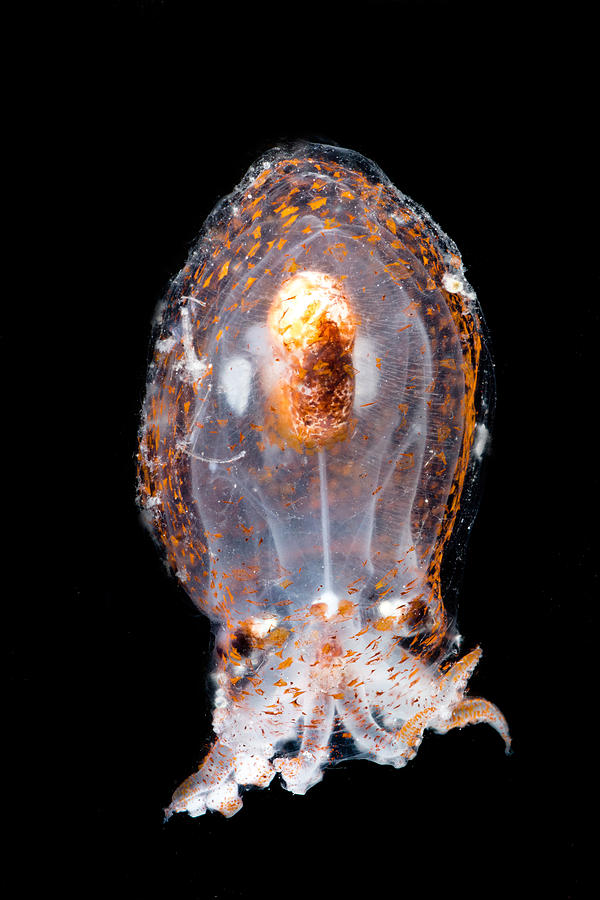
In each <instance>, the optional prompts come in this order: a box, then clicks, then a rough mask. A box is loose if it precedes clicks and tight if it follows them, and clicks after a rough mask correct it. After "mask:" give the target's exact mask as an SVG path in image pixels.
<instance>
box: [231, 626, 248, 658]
mask: <svg viewBox="0 0 600 900" xmlns="http://www.w3.org/2000/svg"><path fill="white" fill-rule="evenodd" d="M231 646H232V647H233V649H234V650H236V651H237V653H239V655H240V656H242V657H247V656H250V654H251V653H252V649H253V644H252V636H251V635H250V634H249V633H248V632H247V631H243V630H242V629H238V630H237V631H236V632H235V634H234V635H233V638H232V640H231Z"/></svg>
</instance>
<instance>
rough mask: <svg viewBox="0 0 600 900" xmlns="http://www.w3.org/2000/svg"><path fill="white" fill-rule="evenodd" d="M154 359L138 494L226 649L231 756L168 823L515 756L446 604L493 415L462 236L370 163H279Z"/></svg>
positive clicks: (343, 154) (217, 659) (238, 212)
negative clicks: (262, 799) (452, 742)
mask: <svg viewBox="0 0 600 900" xmlns="http://www.w3.org/2000/svg"><path fill="white" fill-rule="evenodd" d="M153 348H154V349H153V357H152V362H151V365H150V370H149V375H148V385H147V393H146V399H145V402H144V406H143V410H142V425H141V430H140V443H139V484H138V496H139V502H140V505H141V507H142V509H143V515H144V517H145V520H146V522H147V524H148V526H149V527H150V529H151V530H152V532H153V533H154V535H155V536H156V538H157V539H158V541H159V544H160V545H161V546H162V548H163V551H164V554H165V556H166V559H167V562H168V564H169V566H170V568H171V569H172V570H173V572H174V573H175V574H176V576H177V578H178V579H179V581H180V582H181V584H182V586H183V588H184V589H185V591H186V592H187V593H188V595H189V596H190V597H191V599H192V600H193V602H194V603H195V604H196V605H197V606H198V608H199V609H200V610H201V611H202V612H203V613H205V614H206V615H207V616H208V617H209V618H210V620H211V622H212V623H213V627H214V632H215V656H214V664H213V680H214V686H215V695H214V704H215V708H214V714H213V730H214V734H215V739H214V743H213V746H212V748H211V750H210V751H209V752H208V754H207V755H206V757H205V758H204V760H202V761H201V764H200V767H199V769H198V771H197V772H195V773H194V774H193V775H191V776H190V778H188V779H187V781H185V782H184V783H183V784H182V785H181V787H180V788H179V789H178V790H177V791H176V793H175V795H174V797H173V801H172V803H171V806H170V807H169V810H168V813H169V814H170V813H172V812H183V811H186V812H188V813H189V814H190V815H193V816H197V815H201V814H202V813H204V812H205V811H206V810H218V811H220V812H221V813H223V814H224V815H226V816H230V815H233V814H234V813H235V812H237V811H238V810H239V809H240V807H241V805H242V800H241V797H240V790H243V789H244V788H246V787H248V786H252V785H254V786H257V787H265V786H266V785H268V784H269V783H270V781H271V780H272V779H273V778H274V777H275V776H276V774H278V773H279V775H280V776H281V780H282V783H283V786H284V787H286V788H287V789H288V790H290V791H293V792H294V793H298V794H304V793H305V792H306V791H307V790H308V789H309V788H310V787H311V786H312V785H314V784H316V783H317V782H318V781H320V780H321V778H322V777H323V770H324V768H325V767H326V766H327V765H328V764H332V763H335V762H336V761H338V760H340V759H347V758H351V757H353V756H360V757H361V758H369V759H372V760H374V761H376V762H379V763H386V764H389V765H391V766H393V767H395V768H401V767H402V766H404V765H405V764H406V763H407V762H408V761H409V760H410V759H411V758H412V757H413V756H414V755H415V753H416V752H417V750H418V747H419V745H420V743H421V741H422V739H423V735H424V732H425V730H426V729H428V728H429V729H433V730H435V731H438V732H445V731H448V730H449V729H451V728H454V727H462V726H463V725H466V724H468V723H471V722H488V723H489V724H491V725H492V726H493V727H494V728H495V729H496V730H497V731H498V732H499V733H500V734H501V735H502V737H503V738H504V740H505V743H506V746H507V748H508V747H509V744H510V738H509V734H508V727H507V724H506V721H505V719H504V717H503V716H502V714H501V713H500V711H499V710H498V709H497V708H496V707H495V706H494V705H493V704H492V703H490V702H488V701H486V700H483V699H481V698H477V697H470V696H469V694H468V692H467V683H468V680H469V677H470V675H471V673H472V672H473V670H474V668H475V666H476V664H477V662H478V660H479V657H480V655H481V651H480V649H479V648H475V649H472V650H470V652H468V653H467V654H466V655H465V656H463V657H462V658H458V657H457V655H456V652H457V646H458V640H459V637H458V635H457V632H456V630H455V629H454V627H453V625H452V619H451V617H450V616H449V615H448V614H447V612H446V608H445V603H444V597H443V595H442V584H441V576H440V572H441V564H442V559H443V557H444V553H445V552H447V551H448V547H449V539H450V537H451V535H452V536H453V541H452V547H453V548H454V549H453V555H454V557H456V558H457V557H458V556H459V555H460V545H461V543H464V541H465V539H466V537H467V535H468V531H469V528H470V525H471V523H472V520H473V515H474V509H475V503H474V497H475V488H476V482H477V474H478V468H479V465H480V460H481V457H482V454H483V452H484V449H485V444H486V439H487V436H488V431H487V414H488V410H489V405H490V403H491V400H492V397H491V383H492V380H491V378H490V375H489V373H490V363H489V358H488V354H487V352H486V345H485V334H484V329H483V324H482V319H481V313H480V310H479V306H478V303H477V300H476V298H475V295H474V292H473V290H472V289H471V288H470V287H469V285H468V284H467V282H466V280H465V276H464V271H463V268H462V262H461V258H460V254H459V252H458V249H457V248H456V246H455V245H454V244H453V243H452V241H451V240H450V239H449V238H448V237H447V236H446V235H445V234H443V232H442V231H441V230H440V229H439V228H438V226H437V225H435V223H434V222H433V221H432V220H431V218H430V217H429V216H428V214H427V213H426V212H425V211H424V210H423V209H421V208H420V207H419V206H418V205H417V204H416V203H414V202H413V201H412V200H410V199H409V198H408V197H406V196H404V195H403V194H402V193H401V192H400V191H399V190H397V188H395V187H394V186H393V185H392V184H391V183H390V181H389V180H388V179H387V178H386V176H385V175H384V174H383V172H382V171H381V170H380V169H379V168H378V167H377V166H376V165H375V164H374V163H372V162H370V161H369V160H367V159H365V158H364V157H362V156H360V155H359V154H357V153H353V152H352V151H349V150H343V149H340V148H337V147H329V146H324V145H318V144H299V145H295V146H292V147H287V148H283V149H282V148H278V149H275V150H272V151H270V152H269V153H267V154H265V156H263V157H262V158H261V159H259V160H258V161H257V162H256V163H255V164H254V165H253V166H252V167H251V169H250V170H249V172H248V173H247V175H246V176H245V178H244V179H243V181H242V183H241V184H240V185H239V186H238V187H237V188H236V190H235V191H234V192H233V193H232V194H231V195H229V196H228V197H227V198H225V199H224V200H223V201H221V203H219V204H218V205H217V207H216V208H215V210H213V212H212V213H211V214H210V216H209V217H208V219H207V221H206V223H205V226H204V228H203V230H202V232H201V234H200V237H199V239H198V241H197V243H196V245H195V247H194V249H193V250H192V252H191V254H190V256H189V259H188V261H187V263H186V265H185V266H184V268H183V269H182V270H181V272H180V273H179V274H178V275H177V276H176V277H175V278H174V279H173V281H172V283H171V285H170V287H169V290H168V292H167V295H166V297H165V299H164V300H163V301H162V303H161V304H160V306H159V309H158V311H157V316H156V324H155V333H154V337H153ZM459 506H460V517H458V516H457V513H458V510H459ZM457 519H458V521H457ZM457 550H458V551H459V552H458V553H457Z"/></svg>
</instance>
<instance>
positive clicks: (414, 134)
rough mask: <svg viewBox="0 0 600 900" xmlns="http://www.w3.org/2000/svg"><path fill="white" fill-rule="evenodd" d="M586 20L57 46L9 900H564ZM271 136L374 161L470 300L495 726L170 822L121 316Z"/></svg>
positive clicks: (143, 309) (67, 31)
mask: <svg viewBox="0 0 600 900" xmlns="http://www.w3.org/2000/svg"><path fill="white" fill-rule="evenodd" d="M581 15H582V14H581V13H580V10H579V9H578V7H577V6H576V5H573V6H572V7H571V8H570V9H568V10H567V9H560V8H558V7H557V8H556V9H555V10H554V11H552V10H551V9H550V7H549V6H548V5H547V4H540V5H539V6H538V5H534V6H533V7H529V9H528V11H527V13H525V11H524V6H523V7H521V8H513V7H511V6H510V5H509V4H493V3H491V4H487V3H480V4H472V5H471V4H464V3H451V2H446V3H444V2H436V3H427V4H424V3H419V2H414V3H412V4H408V3H402V2H397V3H391V2H390V3H381V2H373V0H368V2H367V0H365V2H364V3H360V4H355V5H353V6H350V5H344V4H337V5H334V4H329V3H326V2H323V3H315V4H308V3H307V2H303V3H302V4H300V3H296V4H294V5H291V6H287V7H284V5H282V4H279V5H274V4H270V3H264V4H260V5H258V4H256V5H254V4H253V5H244V6H240V7H236V6H230V5H227V6H225V5H223V8H222V9H221V10H220V9H219V8H218V7H214V8H213V7H212V5H211V8H210V9H209V8H207V7H204V6H201V5H200V4H194V3H190V4H184V3H178V2H166V0H165V2H162V3H160V2H150V0H149V2H145V3H144V2H139V3H129V4H127V3H118V2H113V3H105V4H98V5H94V4H91V5H89V6H86V8H85V10H83V9H81V8H79V9H78V11H76V12H72V13H70V14H69V15H68V16H65V17H64V19H63V20H61V23H59V25H58V27H56V23H55V31H54V33H53V36H52V38H51V50H50V53H49V55H48V57H47V59H48V62H47V64H45V65H43V66H42V67H41V72H40V80H41V81H43V80H44V78H45V76H46V75H47V76H48V79H49V81H48V85H46V89H45V90H44V91H43V98H44V99H43V105H45V106H46V112H47V113H48V116H49V120H50V121H51V122H52V123H53V129H50V130H49V131H47V132H46V133H45V137H44V140H45V147H46V149H48V148H49V147H50V146H52V147H53V148H54V152H55V154H56V169H55V170H54V171H55V173H60V174H56V175H55V177H54V178H52V179H50V180H51V182H52V183H51V185H49V187H50V191H51V192H52V193H53V201H52V202H53V203H54V204H56V207H55V208H66V209H68V219H69V226H68V228H67V229H66V230H65V231H64V232H63V234H62V235H61V238H60V241H61V245H62V248H61V251H60V252H59V253H58V255H57V256H56V257H55V270H54V271H55V274H56V275H60V291H59V293H60V307H59V308H60V329H59V333H58V335H57V333H56V331H54V332H51V333H50V334H49V338H50V342H51V343H50V347H52V348H53V351H52V353H51V354H50V355H51V356H53V357H56V356H60V357H61V360H62V361H61V362H59V366H58V369H57V373H58V374H57V376H56V377H55V378H50V380H49V382H48V384H51V389H49V390H46V391H45V393H44V396H45V397H46V399H47V401H48V406H49V408H51V410H52V414H54V413H56V416H57V419H56V421H58V422H59V423H61V424H60V426H56V424H55V428H57V429H58V431H57V434H58V437H59V442H60V448H59V449H60V451H61V452H59V454H58V456H59V457H60V463H61V464H62V465H63V467H64V472H65V474H64V476H63V477H64V478H65V479H66V482H63V489H62V491H61V499H60V501H58V499H57V497H56V496H54V501H53V503H52V506H51V514H50V516H49V518H46V524H47V526H49V527H48V528H47V531H49V532H50V533H49V534H48V533H47V534H46V538H45V542H47V541H48V540H49V541H50V544H51V546H54V545H55V546H56V549H55V550H54V552H53V558H54V567H53V569H51V570H49V571H48V573H45V574H46V581H47V582H48V588H47V589H46V590H45V591H44V598H43V600H42V604H41V605H42V606H43V607H44V610H43V612H44V613H47V612H48V604H47V602H46V601H47V600H49V599H51V598H52V605H51V608H52V614H51V615H50V616H48V617H47V618H46V616H45V615H44V614H41V615H40V618H39V621H41V622H42V629H43V628H45V624H46V621H48V625H49V627H50V621H51V624H52V625H53V626H56V622H57V621H59V622H60V624H59V628H58V631H59V632H60V635H59V637H58V638H57V640H56V642H53V643H52V646H51V648H50V651H51V652H50V653H49V654H48V652H47V651H48V649H49V648H48V646H46V641H45V635H44V634H42V635H41V636H40V639H39V641H38V642H30V641H28V640H26V639H25V635H26V634H27V627H28V626H29V624H30V621H29V617H30V616H31V615H32V613H31V607H30V606H29V605H25V607H24V611H22V620H21V619H20V620H19V629H17V631H16V632H15V634H16V635H17V641H16V643H15V646H17V644H18V647H17V649H16V650H15V652H14V653H12V659H13V660H14V661H15V666H14V677H13V680H12V683H13V685H14V687H15V688H16V691H15V694H14V696H15V698H16V701H15V707H16V708H17V709H18V710H19V715H18V721H19V725H18V727H17V729H16V730H17V732H18V737H23V738H24V740H23V741H22V742H20V741H17V746H18V747H19V750H18V751H17V756H18V757H19V760H18V762H19V764H22V765H23V770H24V772H26V773H27V775H26V776H24V778H22V779H21V780H20V781H19V783H18V786H17V787H16V789H15V799H14V800H13V801H12V806H13V809H18V810H19V812H18V814H17V818H16V819H15V825H14V830H13V836H14V837H16V842H15V846H17V845H19V846H21V847H22V846H26V847H28V848H31V847H32V846H34V847H39V846H40V844H41V845H44V846H47V847H49V848H50V851H51V852H50V854H49V856H48V861H47V862H46V863H44V864H43V865H42V863H41V862H40V864H39V866H38V865H37V864H36V862H35V860H36V854H35V852H34V855H33V857H31V858H30V861H29V863H25V862H23V861H22V860H21V856H19V860H20V862H19V866H20V873H21V876H22V878H23V879H24V880H23V885H26V884H27V883H28V879H29V878H32V877H37V876H41V878H42V881H43V882H44V883H45V884H46V885H47V886H48V887H50V886H52V887H58V888H61V889H62V891H63V893H71V892H72V891H74V892H75V893H76V894H77V895H78V896H89V895H92V896H96V895H102V896H111V897H121V896H123V897H125V896H127V897H146V896H155V895H156V896H158V895H159V894H160V895H161V896H167V897H169V898H171V897H172V898H202V900H204V898H206V900H209V898H229V897H250V898H254V897H261V898H262V897H271V896H272V897H279V896H287V895H288V894H295V895H297V896H303V897H309V896H322V895H323V896H329V895H332V894H335V895H338V894H339V895H340V896H342V895H343V896H348V897H354V896H356V897H359V896H360V897H363V896H365V892H368V894H369V895H371V894H372V895H374V896H375V895H377V896H385V895H387V894H391V895H393V896H409V895H410V896H413V895H414V896H419V897H431V898H434V897H435V898H437V897H442V896H447V895H455V894H460V895H461V896H465V897H471V896H473V897H481V896H486V897H487V896H491V895H495V894H496V893H503V894H504V895H505V896H521V895H523V896H525V895H526V896H529V895H530V894H531V895H534V896H540V897H561V898H574V897H580V896H589V893H588V890H589V885H588V883H587V871H588V866H589V863H590V862H592V860H591V859H590V858H589V857H588V855H587V851H586V848H585V841H584V837H585V833H586V825H585V819H586V808H587V805H588V797H587V794H588V791H589V786H587V785H588V780H587V779H588V778H589V777H590V776H589V770H588V768H587V760H588V756H589V750H588V749H587V748H589V747H590V743H591V742H590V737H589V730H590V727H591V725H593V715H594V710H593V704H592V700H591V698H590V684H591V675H590V673H591V664H592V660H593V656H594V646H593V627H592V626H593V623H592V613H591V609H592V608H593V603H594V601H595V600H596V599H597V594H598V584H597V572H598V568H597V565H596V562H595V553H596V549H595V538H594V531H593V528H594V522H593V513H592V512H591V511H590V508H591V507H593V506H594V504H595V503H597V485H598V480H597V475H596V474H595V470H597V467H598V463H597V439H596V438H595V436H594V433H593V428H592V425H591V423H592V422H593V419H594V416H595V413H594V403H595V402H596V401H595V399H594V398H595V389H592V384H593V383H592V381H591V372H592V366H591V365H590V364H589V363H590V356H592V358H593V355H594V354H593V343H594V338H595V333H596V332H597V329H598V316H597V312H596V303H597V288H598V276H597V269H598V264H597V249H596V248H595V243H596V240H595V231H594V229H593V228H592V211H593V207H594V201H595V200H597V194H594V180H595V167H594V168H592V148H591V144H590V142H591V138H590V134H589V130H588V124H589V122H590V120H591V116H592V110H591V107H590V103H591V100H590V98H591V92H590V88H591V83H590V82H591V78H592V74H591V60H589V58H588V53H589V49H588V42H587V38H586V35H587V33H588V30H589V27H590V25H589V23H586V21H585V20H584V19H583V18H582V17H581ZM63 26H64V28H63ZM296 138H306V139H311V140H318V141H323V142H327V143H336V144H339V145H340V146H346V147H350V148H352V149H354V150H358V151H359V152H361V153H363V154H364V155H366V156H367V157H370V158H372V159H373V160H374V161H375V162H377V163H378V164H379V165H380V166H381V167H382V168H383V170H384V171H385V172H386V174H387V175H388V176H389V178H390V179H391V180H392V182H394V183H395V184H396V185H397V186H398V187H399V188H400V189H401V190H402V191H404V192H405V193H407V194H408V195H409V196H411V197H413V198H414V199H415V200H417V201H418V202H419V203H421V204H422V205H423V206H424V207H425V208H426V209H427V210H428V211H429V212H430V213H431V215H432V216H433V218H434V219H435V220H436V221H437V222H438V223H439V224H440V225H441V226H442V228H443V229H444V230H446V231H447V232H448V233H449V234H450V236H451V237H452V238H453V239H454V240H455V241H456V243H457V244H458V246H459V248H460V250H461V253H462V255H463V259H464V261H465V264H466V266H467V270H468V271H467V276H468V278H469V280H470V282H471V284H472V285H473V286H474V288H475V289H476V291H477V293H478V296H479V298H480V301H481V304H482V307H483V310H484V315H485V318H486V321H487V325H488V328H489V332H490V337H491V344H492V350H493V355H494V358H495V361H496V379H497V408H496V417H495V426H494V434H493V442H492V449H491V454H490V456H489V458H488V461H487V464H486V467H485V473H484V476H485V477H484V484H483V494H482V502H481V508H480V512H479V516H478V519H477V522H476V525H475V527H474V531H473V534H472V537H471V540H470V544H469V551H468V554H467V563H466V569H465V573H464V581H463V588H462V592H461V602H460V608H459V611H458V616H459V626H460V630H461V632H462V634H463V637H464V643H463V646H464V647H465V648H466V649H469V648H471V647H473V646H475V645H476V644H478V643H480V644H481V646H482V647H483V650H484V655H483V659H482V662H481V663H480V666H479V669H478V671H477V672H476V674H475V676H474V677H473V680H472V690H473V691H475V692H476V693H477V694H480V695H482V696H485V697H487V698H489V699H490V700H492V701H494V702H495V703H497V704H498V705H499V706H500V708H501V709H502V710H503V712H504V713H505V715H506V717H507V718H508V721H509V724H510V727H511V731H512V735H513V741H514V745H513V746H514V752H513V754H512V756H510V757H508V758H507V757H505V755H504V753H503V748H502V742H501V740H500V738H499V737H498V736H497V735H496V734H495V733H494V732H493V731H492V730H491V729H489V728H486V727H480V728H468V729H466V730H463V731H456V732H453V733H451V734H449V735H447V736H444V737H441V736H436V735H432V734H429V735H427V736H426V738H425V740H424V742H423V744H422V746H421V749H420V751H419V753H418V755H417V757H416V759H415V760H414V761H413V762H411V763H410V765H409V766H407V767H406V769H404V770H400V771H395V770H393V769H391V768H387V767H379V766H376V765H373V764H371V763H367V762H348V763H345V764H342V765H339V766H337V767H336V768H334V769H331V770H328V771H327V772H326V774H325V778H324V780H323V782H322V783H321V784H320V785H318V786H316V787H315V788H313V789H312V790H311V791H310V792H309V793H308V794H307V795H306V796H305V797H304V798H301V797H295V796H293V795H291V794H289V793H287V792H285V791H284V790H283V789H282V788H281V787H280V785H279V784H278V783H276V782H273V784H272V785H271V787H270V788H269V789H268V790H265V791H252V792H249V793H248V794H246V795H245V800H244V807H243V810H242V811H241V812H240V813H238V814H237V815H236V816H235V817H233V818H232V819H230V820H225V819H224V818H222V817H220V816H218V815H217V814H210V815H207V816H204V817H202V818H200V819H196V820H192V819H190V818H189V817H187V816H176V817H174V818H173V819H171V820H170V821H169V822H168V823H166V824H165V823H163V816H162V809H163V807H165V806H166V805H167V804H168V802H169V800H170V797H171V794H172V792H173V790H174V788H175V787H176V786H177V785H178V784H179V782H180V781H181V780H182V779H183V778H185V777H186V776H187V775H188V774H190V773H191V772H192V770H193V769H194V768H195V767H196V765H197V763H198V762H199V760H200V758H201V755H202V753H203V751H204V749H205V748H206V746H207V744H208V743H209V742H210V734H211V732H210V709H209V707H208V705H207V700H206V691H205V678H206V671H207V664H208V660H209V645H210V632H209V627H208V622H207V621H206V620H205V619H204V618H202V617H201V616H199V615H198V614H197V613H196V612H195V611H194V610H193V609H192V608H191V604H189V603H188V601H187V599H186V597H185V595H184V593H183V591H182V590H181V588H180V587H179V585H178V583H177V582H176V581H175V580H173V579H171V578H170V577H169V576H167V574H166V572H165V570H164V568H163V566H162V563H161V560H160V559H159V556H158V554H157V551H156V548H155V547H154V546H153V544H152V543H151V540H150V538H149V536H148V535H147V534H146V533H145V532H144V531H143V530H142V528H141V525H140V523H139V519H138V513H137V510H136V507H135V452H136V446H135V445H136V431H137V427H138V415H139V409H140V406H141V402H142V398H143V393H144V384H145V371H146V364H147V361H148V349H149V348H148V341H149V337H150V320H151V316H152V313H153V311H154V307H155V304H156V303H157V302H158V300H159V299H160V298H161V296H162V294H163V292H164V290H165V288H166V286H167V283H168V280H169V278H170V277H171V276H172V275H174V274H175V273H176V272H177V271H178V270H179V268H181V266H182V265H183V264H184V262H185V258H186V256H187V252H188V250H189V248H190V246H191V244H192V242H193V241H194V238H195V235H196V234H197V232H198V231H199V229H200V226H201V225H202V222H203V220H204V218H205V217H206V215H207V214H208V213H209V211H210V210H211V208H212V207H213V205H214V204H215V202H216V201H217V200H218V199H219V198H220V197H222V196H223V195H224V194H226V193H228V192H230V191H231V190H232V189H233V188H234V186H235V185H236V184H237V182H238V181H239V180H240V178H241V177H242V176H243V174H244V172H245V171H246V169H247V168H248V166H249V165H250V164H251V163H252V162H253V161H254V160H255V159H256V157H257V156H258V155H260V153H262V152H264V151H265V150H267V149H269V148H270V147H272V146H275V145H276V144H277V143H278V142H279V141H281V140H294V139H296ZM56 341H58V348H57V346H56V343H55V342H56ZM61 348H62V351H63V352H62V353H61V352H58V351H59V350H60V349H61ZM65 463H66V465H65ZM594 496H595V497H596V499H594ZM55 613H56V615H55ZM21 639H22V640H21ZM38 643H39V644H43V645H44V650H45V651H46V655H44V654H42V655H38V653H37V650H38V649H39V647H38ZM11 649H12V648H11ZM42 659H43V660H44V661H43V662H41V660H42ZM54 676H56V678H54ZM51 685H52V686H51ZM592 696H593V695H592ZM23 709H26V710H27V712H26V713H23ZM590 713H591V715H590ZM590 723H591V725H590ZM50 758H52V759H55V761H56V764H57V765H56V766H55V765H54V764H53V765H52V766H51V767H50V768H51V773H48V775H46V776H42V771H44V770H45V769H46V766H43V765H42V766H41V763H42V760H44V759H50ZM50 776H51V777H50ZM40 779H41V781H40ZM48 781H50V783H51V786H52V793H51V798H52V799H50V800H48V799H46V793H45V788H44V787H43V786H44V785H45V786H49V785H48ZM17 895H18V896H28V895H29V893H28V891H27V889H26V888H23V893H18V894H17Z"/></svg>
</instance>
